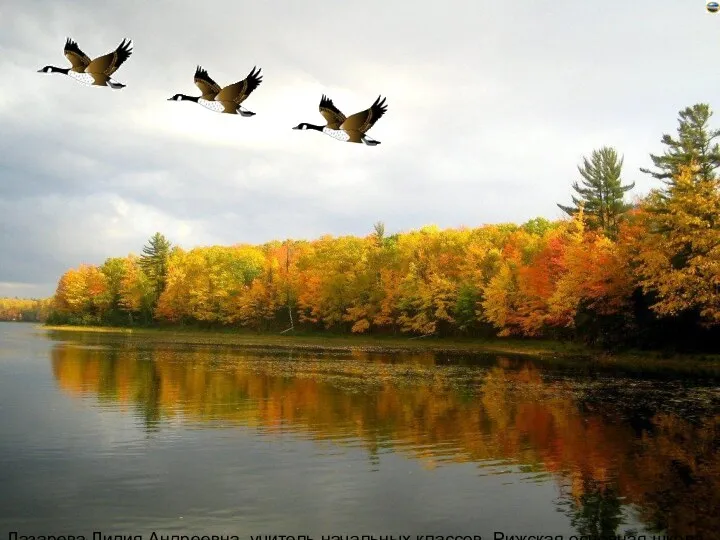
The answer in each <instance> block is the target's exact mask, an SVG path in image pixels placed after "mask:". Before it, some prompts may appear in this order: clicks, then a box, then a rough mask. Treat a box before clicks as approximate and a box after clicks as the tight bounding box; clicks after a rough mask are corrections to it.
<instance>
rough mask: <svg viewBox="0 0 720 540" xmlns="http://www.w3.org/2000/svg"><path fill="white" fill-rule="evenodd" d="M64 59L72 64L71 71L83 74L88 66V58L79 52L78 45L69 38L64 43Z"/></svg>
mask: <svg viewBox="0 0 720 540" xmlns="http://www.w3.org/2000/svg"><path fill="white" fill-rule="evenodd" d="M63 52H64V53H65V58H67V59H68V60H69V61H70V63H71V64H72V70H73V71H79V72H83V71H85V68H86V67H87V66H88V64H90V57H89V56H88V55H87V54H85V53H84V52H82V51H81V50H80V47H78V44H77V43H76V42H75V41H73V40H72V39H70V38H67V40H66V41H65V50H64V51H63Z"/></svg>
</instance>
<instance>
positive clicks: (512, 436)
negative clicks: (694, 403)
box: [52, 345, 720, 538]
mask: <svg viewBox="0 0 720 540" xmlns="http://www.w3.org/2000/svg"><path fill="white" fill-rule="evenodd" d="M443 362H444V360H443V359H441V358H438V356H437V355H436V354H433V353H412V354H405V355H398V354H393V355H387V354H381V353H370V352H364V351H353V352H336V353H325V354H322V355H319V354H318V353H310V352H302V353H298V352H289V351H287V350H285V351H274V352H273V351H265V352H262V351H249V352H248V351H242V350H233V351H230V350H228V349H224V348H222V347H207V348H204V349H198V348H193V347H189V346H188V347H158V348H144V349H143V348H139V347H113V348H108V349H102V348H88V347H85V348H82V347H76V346H72V345H58V346H56V347H55V348H54V349H53V351H52V366H53V373H54V375H55V377H56V379H57V381H58V383H59V385H60V387H61V388H62V389H63V390H64V391H66V392H69V393H72V394H75V395H83V394H91V395H96V396H97V398H98V399H99V400H100V401H101V402H110V403H113V404H114V405H115V406H120V407H121V408H122V407H123V406H130V407H132V408H134V409H136V410H137V411H138V413H139V414H141V416H142V417H143V418H144V422H145V427H146V429H148V430H154V429H161V428H162V422H163V421H164V420H167V419H170V418H173V417H175V418H179V419H180V420H181V421H183V422H186V423H192V424H193V426H194V427H203V426H207V427H218V426H220V425H224V426H227V425H235V426H252V427H255V428H257V429H258V430H260V431H261V432H263V433H265V434H273V433H288V432H293V433H295V434H296V435H298V436H302V437H305V438H310V439H313V440H317V441H321V440H328V441H334V443H335V444H353V445H357V444H361V445H362V446H363V447H365V448H366V449H367V450H368V452H369V453H370V455H371V459H372V457H373V456H375V459H377V458H376V456H377V454H378V453H380V452H383V451H396V452H402V453H404V454H406V455H408V456H411V457H412V458H415V459H419V460H422V462H423V463H424V464H426V466H427V467H436V466H439V465H442V464H444V463H448V462H477V463H478V465H479V466H480V467H481V469H480V473H481V474H501V473H502V471H503V470H507V469H508V467H519V468H520V470H521V471H523V472H525V473H527V474H526V476H527V477H528V480H534V481H542V480H543V479H546V478H547V477H548V475H551V476H552V477H553V478H554V479H555V481H556V482H557V483H558V485H559V486H560V490H561V493H562V495H561V496H560V497H559V498H558V500H557V504H558V507H559V508H560V509H562V510H563V511H565V512H566V513H567V514H568V515H569V517H570V519H571V521H572V523H573V525H574V527H575V528H576V529H577V530H578V532H580V533H583V534H596V535H599V534H610V533H614V532H621V529H620V528H618V527H619V525H620V523H621V521H622V519H623V518H622V516H623V508H626V507H627V505H633V506H634V507H635V508H636V510H637V511H638V512H639V516H640V519H641V520H642V521H643V522H644V523H646V524H648V525H651V526H653V527H656V528H657V529H658V530H659V531H664V532H667V533H670V534H684V535H688V534H695V535H704V537H705V538H710V537H711V536H712V535H713V534H715V533H716V531H717V530H720V519H718V518H717V517H716V515H715V513H716V512H715V509H716V508H720V482H719V480H720V457H719V455H718V450H719V448H718V441H719V440H720V438H719V435H720V434H719V433H718V431H719V429H718V428H719V426H720V415H717V414H714V415H713V414H708V413H707V411H705V412H703V413H702V414H698V413H697V412H695V414H694V416H693V414H687V413H685V412H683V411H679V410H678V411H673V409H672V401H671V400H670V398H668V393H667V392H666V393H664V394H662V393H661V395H660V397H659V398H658V399H656V400H655V402H653V400H652V399H645V400H642V401H643V406H642V407H638V410H637V414H634V408H633V403H631V402H630V400H631V399H632V398H633V396H637V397H638V399H639V396H640V395H641V394H640V390H636V391H635V393H633V392H632V391H628V388H631V389H632V388H637V386H638V384H639V383H638V381H630V380H626V381H623V380H619V382H618V381H615V383H614V386H613V385H612V384H605V385H603V384H600V385H598V384H597V381H595V383H593V381H591V380H589V379H588V378H583V377H577V376H575V377H555V378H553V377H548V376H544V374H543V371H542V370H541V369H538V367H537V366H535V365H534V364H533V363H532V362H530V361H528V360H514V359H510V358H506V357H497V358H493V359H492V360H491V361H487V362H485V364H486V365H485V366H484V367H472V366H466V365H462V362H460V363H458V362H447V364H449V365H440V364H443ZM585 379H588V380H585ZM652 384H653V385H654V386H655V387H662V386H663V385H664V384H665V383H663V382H662V381H656V382H654V383H652ZM622 389H625V393H624V394H623V393H622V392H621V390H622ZM645 390H646V391H648V388H647V387H645ZM706 391H707V390H706ZM698 392H700V393H702V389H698ZM650 394H651V392H649V394H648V395H650ZM669 395H672V394H669ZM688 395H689V394H688V391H686V392H685V398H686V399H687V396H688ZM708 395H711V393H710V394H708ZM678 400H679V401H678V403H679V404H682V400H681V399H680V398H678ZM706 401H707V400H706ZM648 403H649V404H650V405H648ZM668 404H669V405H668ZM661 405H664V406H661Z"/></svg>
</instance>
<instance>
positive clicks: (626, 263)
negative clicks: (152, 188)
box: [48, 103, 720, 349]
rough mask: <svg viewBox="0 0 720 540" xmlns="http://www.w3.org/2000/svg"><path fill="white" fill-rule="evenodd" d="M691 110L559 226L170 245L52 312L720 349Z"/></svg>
mask: <svg viewBox="0 0 720 540" xmlns="http://www.w3.org/2000/svg"><path fill="white" fill-rule="evenodd" d="M711 116H712V111H711V110H710V107H709V105H707V104H703V103H700V104H696V105H694V106H691V107H688V108H686V109H684V110H682V111H680V113H679V118H678V122H679V126H678V128H677V135H676V136H671V135H668V134H665V135H663V137H662V143H663V145H665V150H664V153H663V154H661V155H651V156H650V157H651V159H652V162H653V164H654V167H655V169H654V170H650V169H641V171H642V172H644V173H647V174H650V175H652V176H653V177H654V178H655V179H658V180H660V184H661V185H659V186H658V187H656V188H654V189H652V190H651V191H650V193H649V194H648V195H647V196H645V197H643V198H636V199H635V200H634V201H627V200H626V194H627V192H628V191H629V190H630V189H632V188H633V187H634V183H630V184H624V183H623V181H622V167H623V158H622V157H621V156H620V155H619V154H618V152H617V151H616V150H615V149H614V148H612V147H603V148H600V149H598V150H595V151H593V152H592V154H591V156H589V157H587V158H585V159H584V160H583V163H582V164H581V165H579V166H578V172H579V174H580V181H579V182H575V183H574V184H573V185H572V188H573V191H574V194H573V196H572V203H571V204H570V205H565V204H559V205H558V206H559V207H560V208H561V209H562V210H563V211H564V212H566V213H567V214H568V217H567V219H563V220H557V221H549V220H547V219H544V218H536V219H532V220H530V221H528V222H527V223H524V224H521V225H516V224H497V225H485V226H482V227H476V228H459V229H445V230H440V229H439V228H437V227H435V226H426V227H423V228H421V229H419V230H413V231H408V232H404V233H398V234H391V235H387V234H386V231H385V225H384V224H383V223H382V222H378V223H376V224H375V226H374V228H373V230H372V231H371V232H370V233H369V234H368V235H366V236H364V237H356V236H342V237H333V236H329V235H328V236H323V237H321V238H319V239H316V240H313V241H304V240H285V241H273V242H268V243H265V244H262V245H249V244H237V245H234V246H211V247H198V248H194V249H190V250H185V249H182V248H180V247H178V246H173V245H172V244H171V242H170V241H169V240H168V239H167V238H166V237H165V236H164V235H162V234H160V233H156V234H155V235H154V236H153V237H152V238H151V239H150V240H149V243H148V245H146V246H145V247H144V248H143V251H142V253H141V254H140V255H139V256H135V255H132V254H131V255H128V256H126V257H113V258H109V259H107V260H106V261H105V262H104V263H103V264H102V265H100V266H94V265H81V266H79V267H78V268H74V269H70V270H68V271H67V272H65V273H64V274H63V275H62V277H61V278H60V280H59V283H58V286H57V290H56V293H55V296H54V298H53V300H52V311H51V313H50V315H49V317H48V321H49V322H51V323H54V324H85V325H98V324H103V325H129V326H134V325H157V324H161V325H198V326H206V327H222V326H233V327H246V328H250V329H254V330H258V331H278V332H280V331H289V330H326V331H337V332H348V333H377V334H381V333H395V334H401V333H404V334H408V335H415V336H426V335H438V336H459V335H466V336H484V337H489V336H495V335H500V336H523V337H550V338H563V339H580V340H583V341H585V342H587V343H590V344H593V345H598V346H603V347H622V346H639V347H667V346H672V347H680V348H683V349H688V348H690V349H693V348H694V349H702V348H711V349H712V348H713V347H717V345H718V343H720V341H719V339H718V337H719V336H720V181H719V180H718V175H717V174H716V170H717V168H718V167H720V147H719V146H718V144H717V142H715V140H716V139H717V137H718V136H720V130H713V129H711V128H710V127H709V122H710V118H711Z"/></svg>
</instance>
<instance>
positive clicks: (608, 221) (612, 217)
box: [558, 146, 635, 238]
mask: <svg viewBox="0 0 720 540" xmlns="http://www.w3.org/2000/svg"><path fill="white" fill-rule="evenodd" d="M622 166H623V158H620V157H618V154H617V152H616V150H615V149H614V148H612V147H608V146H604V147H602V148H600V149H599V150H594V151H593V153H592V156H591V158H590V159H589V160H588V158H583V165H578V171H579V172H580V175H581V176H582V184H583V185H582V186H580V185H579V184H578V183H577V182H575V183H573V186H572V187H573V189H574V190H575V191H576V192H577V194H578V195H579V196H578V197H576V196H574V195H573V197H572V200H573V204H574V206H564V205H562V204H558V206H559V207H560V209H562V210H563V211H564V212H565V213H567V214H569V215H570V216H574V215H575V214H576V213H577V212H578V210H579V209H580V207H581V206H582V207H583V211H584V215H585V218H586V223H587V226H588V228H589V229H594V230H600V231H602V232H603V233H604V234H605V235H607V236H608V237H610V238H614V237H615V235H616V234H617V230H618V224H619V222H620V219H621V217H622V215H623V214H624V213H625V212H627V210H628V209H630V206H631V205H629V204H627V203H626V202H625V200H624V196H625V193H626V192H627V191H629V190H631V189H632V188H633V187H635V182H633V183H631V184H628V185H625V186H624V185H622V180H621V178H620V175H621V173H622Z"/></svg>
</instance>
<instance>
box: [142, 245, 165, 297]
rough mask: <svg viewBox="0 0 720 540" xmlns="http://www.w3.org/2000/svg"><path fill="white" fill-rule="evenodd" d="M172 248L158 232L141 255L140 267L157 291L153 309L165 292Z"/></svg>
mask: <svg viewBox="0 0 720 540" xmlns="http://www.w3.org/2000/svg"><path fill="white" fill-rule="evenodd" d="M170 247H171V244H170V241H169V240H168V239H167V238H165V236H163V235H162V234H160V233H159V232H157V233H155V234H154V235H153V236H152V237H151V238H150V240H149V245H147V246H144V247H143V252H142V254H141V255H140V266H141V267H142V269H143V271H144V272H145V275H146V276H147V277H148V279H149V280H150V283H151V284H152V287H153V289H154V291H155V298H154V300H153V307H154V305H155V304H156V303H157V300H158V298H160V295H161V294H162V292H163V291H164V290H165V280H166V278H167V264H168V258H169V257H170Z"/></svg>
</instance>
